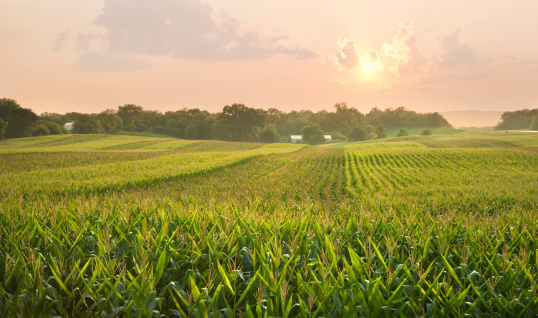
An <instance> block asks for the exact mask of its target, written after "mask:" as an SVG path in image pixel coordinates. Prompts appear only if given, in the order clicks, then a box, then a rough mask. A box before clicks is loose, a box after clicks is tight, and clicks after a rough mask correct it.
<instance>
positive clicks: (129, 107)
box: [117, 104, 144, 131]
mask: <svg viewBox="0 0 538 318" xmlns="http://www.w3.org/2000/svg"><path fill="white" fill-rule="evenodd" d="M143 113H144V108H142V106H138V105H134V104H125V105H123V106H119V107H118V113H117V115H118V116H119V117H120V118H121V120H122V122H123V127H125V129H126V130H129V131H138V130H140V129H141V126H142V120H141V118H142V115H143Z"/></svg>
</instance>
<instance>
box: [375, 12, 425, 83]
mask: <svg viewBox="0 0 538 318" xmlns="http://www.w3.org/2000/svg"><path fill="white" fill-rule="evenodd" d="M381 52H382V53H383V55H385V56H387V57H391V58H393V59H395V60H396V62H395V64H394V66H392V67H391V68H390V70H391V71H392V72H395V73H400V74H401V75H408V74H413V73H418V72H420V70H421V68H422V67H423V66H424V63H425V61H426V59H425V58H424V57H423V56H422V55H421V54H420V53H419V52H418V48H417V36H416V35H415V24H414V23H413V22H412V21H409V20H407V21H403V22H400V23H399V30H398V33H397V34H396V36H394V38H393V39H392V43H390V44H389V43H384V44H383V46H382V47H381Z"/></svg>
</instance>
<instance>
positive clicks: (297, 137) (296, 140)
mask: <svg viewBox="0 0 538 318" xmlns="http://www.w3.org/2000/svg"><path fill="white" fill-rule="evenodd" d="M302 141H303V136H301V135H291V136H290V142H291V143H292V144H299V143H301V142H302Z"/></svg>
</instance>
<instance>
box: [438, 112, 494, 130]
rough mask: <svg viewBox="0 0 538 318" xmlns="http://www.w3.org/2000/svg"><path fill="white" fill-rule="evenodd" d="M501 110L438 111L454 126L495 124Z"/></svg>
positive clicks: (487, 125)
mask: <svg viewBox="0 0 538 318" xmlns="http://www.w3.org/2000/svg"><path fill="white" fill-rule="evenodd" d="M503 113H504V112H502V111H481V110H454V111H447V112H439V114H441V115H443V117H445V118H446V120H448V122H449V123H450V124H451V125H452V126H454V128H461V127H491V126H497V124H498V123H499V121H500V120H501V115H502V114H503Z"/></svg>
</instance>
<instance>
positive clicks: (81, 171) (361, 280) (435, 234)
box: [0, 132, 538, 317]
mask: <svg viewBox="0 0 538 318" xmlns="http://www.w3.org/2000/svg"><path fill="white" fill-rule="evenodd" d="M481 135H482V134H481ZM481 135H480V136H481ZM509 135H510V136H506V134H504V132H503V134H497V135H491V136H490V138H492V140H500V141H505V142H506V143H508V142H510V143H511V144H512V145H513V147H512V149H506V147H501V148H498V149H497V148H492V149H459V148H453V147H451V148H450V149H431V148H426V147H424V146H422V145H421V144H419V143H416V142H409V141H398V142H388V141H383V142H376V141H370V142H363V143H355V144H350V145H348V146H345V147H343V146H333V147H304V146H301V145H290V144H270V145H262V144H255V143H226V142H215V141H210V142H205V141H203V142H198V141H186V140H177V139H171V138H168V139H167V138H148V137H132V136H116V135H115V136H110V135H57V136H43V137H33V138H24V139H15V140H5V141H2V143H0V162H2V164H1V165H0V196H2V198H3V201H1V202H0V243H1V244H0V316H1V317H12V316H15V317H16V316H21V317H31V316H35V315H36V313H38V315H40V316H45V317H49V316H52V317H55V316H62V317H75V316H80V317H113V316H121V317H130V316H137V317H153V316H157V317H158V316H167V317H175V316H183V317H217V316H219V315H220V316H225V317H237V316H244V317H255V316H258V317H263V316H267V317H417V316H420V317H459V316H463V317H512V316H514V313H516V315H520V316H521V317H525V316H528V317H533V316H536V314H537V311H536V305H537V302H536V299H538V298H537V297H536V282H537V281H538V276H537V275H538V259H537V254H536V251H537V250H538V240H537V239H536V233H538V223H537V220H538V212H537V211H538V202H537V201H536V194H537V193H536V175H537V174H538V160H537V156H538V152H535V151H529V149H531V150H532V148H536V147H537V146H538V141H537V139H536V136H535V135H534V134H531V133H529V134H521V135H516V134H509ZM512 135H513V136H512ZM469 136H471V135H469ZM436 137H437V136H436ZM457 138H459V139H458V140H465V138H460V137H459V136H457ZM398 140H401V139H398ZM440 141H443V140H440ZM447 141H450V140H447ZM516 145H522V146H524V148H522V149H519V148H518V147H517V146H516ZM119 147H120V148H122V149H123V151H118V150H117V149H119ZM303 147H304V148H303ZM107 149H108V150H107ZM135 149H141V150H140V151H136V150H135ZM299 149H302V151H299V152H297V151H296V150H299ZM67 150H68V151H67ZM77 150H78V151H77ZM268 154H271V155H268ZM462 184H465V187H462Z"/></svg>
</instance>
